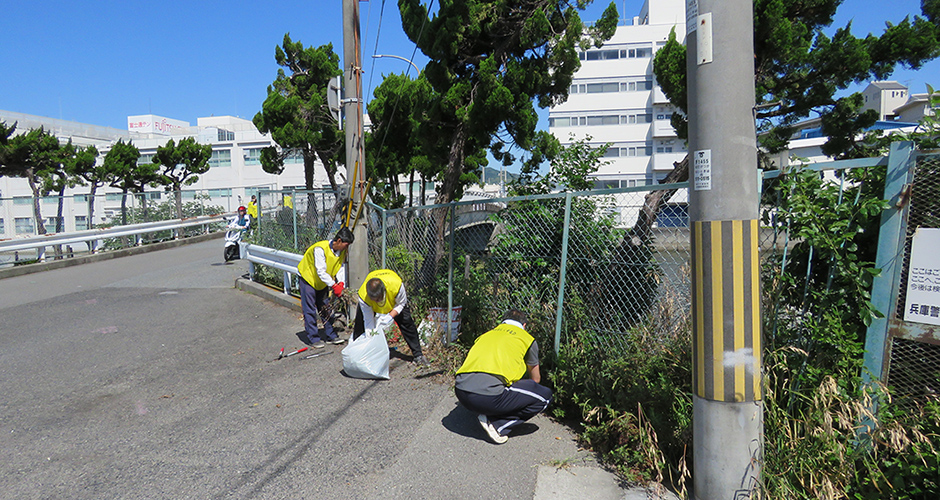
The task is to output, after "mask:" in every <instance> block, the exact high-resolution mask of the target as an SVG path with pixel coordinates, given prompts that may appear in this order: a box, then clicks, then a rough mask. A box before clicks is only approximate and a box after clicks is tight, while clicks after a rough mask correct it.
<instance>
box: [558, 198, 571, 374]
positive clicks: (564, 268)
mask: <svg viewBox="0 0 940 500" xmlns="http://www.w3.org/2000/svg"><path fill="white" fill-rule="evenodd" d="M570 225H571V193H568V194H567V195H565V225H564V226H563V229H562V235H561V275H560V276H559V279H558V305H557V307H556V309H555V355H556V356H557V355H558V350H559V348H560V347H561V317H562V307H563V306H564V302H565V275H566V274H567V273H568V227H569V226H570Z"/></svg>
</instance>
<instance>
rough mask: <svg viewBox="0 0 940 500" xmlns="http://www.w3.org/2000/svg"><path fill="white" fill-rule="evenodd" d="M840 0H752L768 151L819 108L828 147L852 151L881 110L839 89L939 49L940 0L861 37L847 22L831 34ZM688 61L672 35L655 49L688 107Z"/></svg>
mask: <svg viewBox="0 0 940 500" xmlns="http://www.w3.org/2000/svg"><path fill="white" fill-rule="evenodd" d="M841 3H842V2H841V0H800V1H788V0H755V1H754V72H755V73H754V82H755V88H756V96H755V99H756V103H757V105H758V108H757V111H756V114H755V116H756V118H757V121H758V124H757V125H758V132H759V133H760V139H759V140H760V144H761V146H762V148H763V149H764V150H765V151H768V152H776V151H781V150H783V149H785V148H786V146H787V144H788V142H789V139H790V136H791V135H792V133H793V130H794V129H793V126H794V124H795V123H797V122H798V121H800V120H802V119H805V118H807V117H809V116H810V114H811V113H819V114H820V116H822V119H823V120H822V128H823V133H824V134H825V135H826V136H828V137H829V143H828V144H827V146H826V150H825V152H826V154H829V155H831V156H836V157H839V156H843V155H853V154H852V148H853V147H854V145H855V144H856V142H857V138H858V135H859V132H860V131H861V130H863V129H864V128H865V127H869V126H871V125H873V124H874V122H875V121H876V120H877V113H874V112H867V111H862V110H861V104H862V103H861V101H860V99H859V98H858V97H857V96H856V97H853V96H852V95H849V96H844V97H836V96H835V95H836V93H837V92H838V91H840V90H844V89H846V88H848V87H849V86H850V85H852V84H861V83H865V82H867V81H869V80H871V79H878V80H883V79H885V78H888V77H889V76H890V75H891V73H892V72H893V71H894V69H895V67H896V66H897V65H899V64H900V65H903V66H905V67H908V68H912V69H917V68H919V67H920V66H921V65H922V64H923V63H925V62H927V61H929V60H931V59H934V58H936V57H937V56H938V55H940V28H938V24H937V23H938V22H940V17H938V14H940V0H924V1H923V2H922V12H923V16H915V17H914V18H913V19H911V18H910V17H905V18H904V19H903V20H902V21H901V22H899V23H897V24H891V23H887V27H886V28H885V30H884V31H883V32H882V34H881V35H880V36H876V35H873V34H869V35H867V36H866V37H864V38H858V37H856V36H854V35H853V34H852V31H851V29H852V24H851V22H849V23H848V24H846V26H844V27H842V28H839V29H837V30H836V31H835V34H834V35H833V36H832V37H829V36H828V35H826V34H825V33H824V32H823V30H824V29H825V28H827V27H829V26H831V25H832V23H833V16H834V15H835V12H836V9H837V8H838V7H839V6H840V5H841ZM684 68H685V47H683V46H682V45H681V44H679V43H678V42H677V41H676V39H675V37H670V40H669V41H668V42H667V44H666V46H665V47H663V49H661V50H659V51H658V52H657V54H656V57H655V60H654V73H655V74H656V79H657V81H658V82H659V83H660V85H661V87H662V89H663V92H664V93H665V94H666V96H667V97H669V100H670V101H671V102H672V103H673V104H674V105H675V106H677V107H678V108H679V109H681V110H683V111H687V97H686V96H687V93H686V80H685V69H684ZM836 117H837V118H836ZM676 119H677V120H678V123H674V124H675V125H676V129H677V131H678V132H679V133H680V136H682V137H685V134H686V132H685V129H684V125H683V124H682V121H683V120H684V119H683V118H682V117H678V118H676ZM853 156H854V155H853Z"/></svg>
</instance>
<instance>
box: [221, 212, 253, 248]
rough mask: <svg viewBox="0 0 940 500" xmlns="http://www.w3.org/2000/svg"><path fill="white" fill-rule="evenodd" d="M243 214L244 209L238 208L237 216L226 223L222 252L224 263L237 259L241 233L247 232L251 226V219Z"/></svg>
mask: <svg viewBox="0 0 940 500" xmlns="http://www.w3.org/2000/svg"><path fill="white" fill-rule="evenodd" d="M245 212H246V210H245V207H238V215H236V216H235V217H233V218H232V220H230V221H229V223H228V228H227V229H228V230H227V231H226V232H225V247H224V249H223V251H222V257H223V258H224V259H225V262H228V261H230V260H234V259H237V258H238V254H239V248H238V242H239V241H241V239H242V233H245V232H246V231H248V228H249V227H250V226H251V217H250V216H248V215H246V214H245Z"/></svg>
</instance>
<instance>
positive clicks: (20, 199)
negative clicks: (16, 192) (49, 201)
mask: <svg viewBox="0 0 940 500" xmlns="http://www.w3.org/2000/svg"><path fill="white" fill-rule="evenodd" d="M32 203H33V198H32V197H30V196H14V197H13V204H14V205H31V204H32Z"/></svg>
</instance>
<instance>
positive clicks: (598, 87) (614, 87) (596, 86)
mask: <svg viewBox="0 0 940 500" xmlns="http://www.w3.org/2000/svg"><path fill="white" fill-rule="evenodd" d="M607 92H620V85H619V84H618V83H616V82H612V83H589V84H587V93H588V94H603V93H607Z"/></svg>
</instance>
